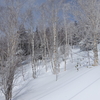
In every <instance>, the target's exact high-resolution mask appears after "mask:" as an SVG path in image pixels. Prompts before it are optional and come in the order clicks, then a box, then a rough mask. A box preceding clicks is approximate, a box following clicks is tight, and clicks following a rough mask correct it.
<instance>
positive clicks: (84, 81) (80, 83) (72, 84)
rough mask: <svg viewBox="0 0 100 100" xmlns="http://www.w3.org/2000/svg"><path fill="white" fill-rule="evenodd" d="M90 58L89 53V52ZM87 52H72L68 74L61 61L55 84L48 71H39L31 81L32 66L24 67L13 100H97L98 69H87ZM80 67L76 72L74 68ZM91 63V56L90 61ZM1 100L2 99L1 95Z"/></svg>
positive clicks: (99, 70)
mask: <svg viewBox="0 0 100 100" xmlns="http://www.w3.org/2000/svg"><path fill="white" fill-rule="evenodd" d="M90 54H91V55H92V52H90ZM87 62H88V57H87V55H86V52H80V53H79V50H78V49H75V50H74V51H73V63H72V62H71V61H70V59H69V60H67V71H64V62H61V67H62V68H61V72H60V73H59V75H58V77H59V78H58V81H56V80H55V75H53V74H52V73H51V71H48V72H45V71H44V70H45V69H44V68H42V69H41V66H40V70H41V71H40V73H39V76H38V78H37V79H33V78H32V71H31V64H27V65H25V67H24V68H26V69H25V71H26V75H25V76H24V80H23V77H20V79H19V81H17V83H16V86H15V88H14V90H13V100H100V66H95V67H94V66H88V68H87ZM77 63H78V64H79V65H80V66H79V70H78V71H77V70H76V68H75V66H76V65H77ZM90 63H91V64H92V56H91V59H90ZM1 98H2V99H0V100H3V97H2V95H1Z"/></svg>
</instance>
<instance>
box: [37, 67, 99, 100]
mask: <svg viewBox="0 0 100 100" xmlns="http://www.w3.org/2000/svg"><path fill="white" fill-rule="evenodd" d="M96 68H97V67H96ZM92 70H94V68H92V69H91V70H89V71H86V72H84V73H82V74H81V75H79V76H77V77H76V76H75V77H73V78H71V79H69V80H66V81H64V82H62V83H64V84H59V85H57V87H55V88H53V89H52V90H51V91H50V90H49V92H48V90H47V91H45V93H42V94H38V95H39V96H40V95H42V96H40V97H38V99H36V100H41V98H43V97H45V96H47V95H49V94H50V93H53V92H54V91H57V90H59V89H60V88H62V87H64V86H66V85H68V84H70V83H72V82H74V81H75V80H77V79H78V78H80V77H82V76H84V75H86V74H87V73H89V72H90V71H92ZM99 79H100V77H99V78H98V79H96V80H95V81H93V82H92V83H90V84H89V85H87V86H86V87H85V88H83V89H82V90H81V91H79V92H78V93H76V94H75V95H74V96H72V97H71V98H70V99H68V100H71V99H73V98H74V97H75V96H76V95H78V94H79V93H81V92H82V91H84V90H85V89H87V88H88V87H89V86H91V85H92V84H94V83H95V82H97V81H98V80H99Z"/></svg>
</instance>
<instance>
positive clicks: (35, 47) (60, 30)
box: [0, 0, 100, 100]
mask: <svg viewBox="0 0 100 100" xmlns="http://www.w3.org/2000/svg"><path fill="white" fill-rule="evenodd" d="M3 2H4V5H0V90H1V91H2V92H3V94H4V96H5V100H11V99H12V90H13V87H14V84H13V81H14V78H15V75H16V74H18V73H17V69H18V68H19V67H21V63H22V61H24V60H27V58H28V57H29V56H30V57H31V66H32V72H33V75H32V76H33V78H34V79H35V78H37V63H36V62H37V61H38V60H40V61H41V62H42V63H43V64H44V65H43V67H45V70H46V71H48V66H47V63H48V61H49V62H50V63H51V68H52V69H51V70H52V73H53V74H55V75H56V81H57V80H58V75H59V73H60V62H61V61H64V62H65V66H64V71H66V70H67V65H66V63H67V59H68V57H69V56H70V55H71V57H72V56H73V55H72V49H73V48H75V47H78V48H80V50H84V51H87V52H88V51H89V50H93V54H94V57H93V61H94V64H93V66H97V65H98V48H97V45H98V44H99V42H100V40H99V38H100V1H99V0H76V1H67V0H46V2H44V3H42V4H40V5H36V4H35V2H36V0H33V1H32V0H29V1H27V0H4V1H3ZM25 3H27V7H26V4H25ZM72 59H73V58H72Z"/></svg>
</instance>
